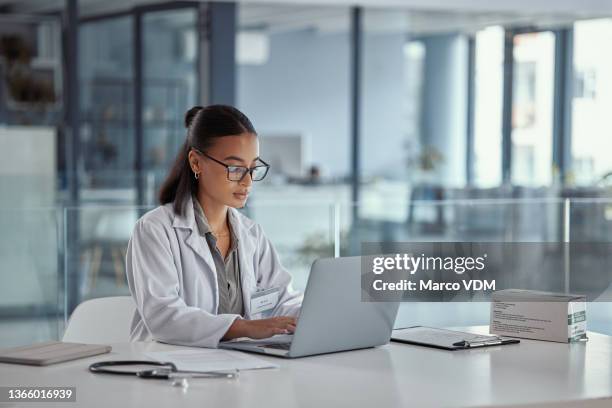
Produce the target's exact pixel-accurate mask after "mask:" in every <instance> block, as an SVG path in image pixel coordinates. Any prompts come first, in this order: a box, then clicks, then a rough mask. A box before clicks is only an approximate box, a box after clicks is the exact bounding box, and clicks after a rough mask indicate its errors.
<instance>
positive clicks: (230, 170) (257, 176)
mask: <svg viewBox="0 0 612 408" xmlns="http://www.w3.org/2000/svg"><path fill="white" fill-rule="evenodd" d="M192 149H193V150H195V151H196V152H198V153H200V154H201V155H203V156H206V157H208V158H209V159H210V160H212V161H214V162H217V163H219V164H220V165H222V166H223V167H225V168H226V169H227V179H228V180H229V181H242V179H243V178H244V176H246V175H247V173H251V180H253V181H260V180H263V179H264V177H266V174H268V170H269V169H270V165H269V164H268V163H266V162H265V161H263V160H262V159H257V160H259V161H260V162H262V163H263V165H260V164H258V165H257V166H254V167H250V168H249V167H244V166H234V165H229V164H225V163H223V162H222V161H220V160H217V159H215V158H214V157H212V156H210V155H208V154H206V153H204V152H203V151H201V150H200V149H197V148H195V147H192Z"/></svg>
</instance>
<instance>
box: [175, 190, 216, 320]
mask: <svg viewBox="0 0 612 408" xmlns="http://www.w3.org/2000/svg"><path fill="white" fill-rule="evenodd" d="M172 226H173V227H174V228H179V229H182V230H183V231H182V232H183V237H184V242H185V243H186V244H187V246H189V248H191V249H192V250H193V252H194V253H195V254H196V255H197V256H198V257H199V258H200V259H201V260H203V261H204V263H205V264H206V266H207V268H203V269H206V270H207V271H206V272H207V273H208V274H209V275H210V278H211V281H212V282H214V285H212V286H213V292H214V294H215V299H214V302H215V310H216V309H217V308H218V306H219V286H218V282H217V268H216V266H215V261H214V260H213V257H212V254H211V253H210V248H208V245H207V244H206V243H205V242H204V241H205V238H204V237H201V236H200V234H199V231H198V226H197V224H196V221H195V214H194V212H193V201H192V199H191V198H189V199H188V200H187V201H186V203H185V209H184V212H183V215H181V216H179V215H177V216H176V217H175V219H174V222H173V224H172Z"/></svg>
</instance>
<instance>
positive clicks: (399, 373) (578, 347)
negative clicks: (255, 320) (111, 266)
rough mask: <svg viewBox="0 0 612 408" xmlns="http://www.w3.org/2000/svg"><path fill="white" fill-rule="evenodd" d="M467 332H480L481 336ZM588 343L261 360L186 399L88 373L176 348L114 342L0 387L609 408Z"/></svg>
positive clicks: (125, 397)
mask: <svg viewBox="0 0 612 408" xmlns="http://www.w3.org/2000/svg"><path fill="white" fill-rule="evenodd" d="M469 330H471V331H474V332H481V333H482V332H486V327H472V328H470V329H469ZM589 336H590V340H589V342H588V343H584V344H572V345H567V344H560V343H549V342H539V341H530V340H522V341H521V344H519V345H506V346H497V347H489V348H481V349H474V350H465V351H455V352H451V351H445V350H437V349H431V348H425V347H418V346H410V345H404V344H398V343H391V344H388V345H386V346H382V347H378V348H373V349H365V350H356V351H352V352H344V353H335V354H329V355H322V356H314V357H305V358H301V359H296V360H284V359H279V358H273V357H262V358H268V359H273V361H274V362H276V363H279V364H280V366H281V367H280V368H279V369H266V370H258V371H243V372H242V373H241V374H240V378H239V379H237V380H230V379H192V380H190V386H189V388H188V389H187V390H186V391H183V390H182V389H181V388H177V387H172V386H170V385H169V384H168V383H167V382H166V381H165V380H144V379H139V378H136V377H134V378H132V377H126V376H112V375H105V374H92V373H90V372H88V371H87V367H88V365H89V364H90V363H92V362H94V361H99V360H111V359H135V358H141V357H143V356H142V354H141V353H142V352H143V351H153V350H169V349H176V348H177V347H176V346H170V345H166V344H161V343H154V342H151V343H122V344H113V345H112V346H113V351H112V352H111V354H106V355H102V356H96V357H91V358H88V359H83V360H76V361H72V362H66V363H61V364H57V365H52V366H48V367H42V368H39V367H29V366H20V365H12V364H0V385H4V386H8V385H11V386H76V388H77V391H76V395H77V402H76V403H66V405H65V406H68V407H92V408H94V407H105V408H106V407H132V406H134V407H147V408H149V407H158V406H159V407H162V406H163V407H198V408H200V407H219V408H221V407H223V408H229V407H266V408H275V407H282V408H289V407H321V406H333V407H374V408H383V407H400V406H403V407H406V406H415V407H423V406H436V407H441V406H489V405H491V406H502V405H503V406H507V405H513V404H539V403H543V402H548V403H550V405H549V404H548V403H546V404H545V405H538V406H546V407H552V406H555V407H575V406H589V407H610V406H612V399H601V398H610V396H612V337H609V336H604V335H601V334H597V333H590V334H589ZM587 399H590V401H585V400H587ZM578 401H580V402H578ZM44 405H47V404H41V403H28V404H19V405H13V406H32V407H41V406H44ZM0 406H11V405H10V404H0ZM54 406H59V405H57V404H55V405H54ZM533 406H535V405H533Z"/></svg>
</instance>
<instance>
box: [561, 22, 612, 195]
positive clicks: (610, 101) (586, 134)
mask: <svg viewBox="0 0 612 408" xmlns="http://www.w3.org/2000/svg"><path fill="white" fill-rule="evenodd" d="M610 41H612V20H610V19H601V20H586V21H579V22H576V23H575V24H574V47H573V49H574V60H573V64H574V84H573V85H574V87H573V99H572V129H571V131H572V151H571V156H572V179H571V180H570V181H571V182H573V183H575V184H577V185H580V186H588V185H591V186H593V185H594V186H598V187H609V186H610V185H612V174H611V173H612V156H610V154H609V152H610V151H611V150H612V138H611V137H610V135H611V134H612V121H611V120H610V106H612V57H611V56H610V55H609V53H607V52H602V50H603V49H605V48H606V47H608V45H609V44H610Z"/></svg>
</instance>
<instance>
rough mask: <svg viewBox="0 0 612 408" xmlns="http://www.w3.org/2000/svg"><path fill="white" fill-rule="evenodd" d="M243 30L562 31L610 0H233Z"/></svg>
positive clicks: (49, 7)
mask: <svg viewBox="0 0 612 408" xmlns="http://www.w3.org/2000/svg"><path fill="white" fill-rule="evenodd" d="M162 2H167V1H166V0H79V8H80V13H81V15H82V16H91V15H99V14H107V13H113V12H118V11H125V10H129V9H131V8H133V7H136V6H142V5H146V4H155V3H162ZM238 2H239V3H242V4H245V5H246V6H245V7H240V8H239V25H240V27H241V28H242V29H265V30H266V31H268V32H275V31H287V30H296V29H305V28H310V29H317V30H320V31H346V30H348V27H349V15H348V12H347V6H349V5H354V4H362V5H365V6H367V7H368V12H367V13H366V15H365V28H366V31H398V30H404V31H406V32H411V33H415V34H427V33H436V32H448V31H465V32H470V31H475V30H477V29H479V28H482V27H485V26H490V25H498V24H499V25H506V26H512V25H523V26H524V25H533V26H539V27H555V26H563V25H567V24H569V23H571V22H572V21H574V20H576V19H584V18H593V17H608V16H612V0H581V1H576V0H504V1H499V0H497V1H496V0H238ZM65 3H66V1H65V0H20V1H16V0H0V11H5V12H11V13H12V12H14V13H43V12H44V13H46V12H53V11H59V10H61V9H62V8H63V7H64V6H65Z"/></svg>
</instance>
